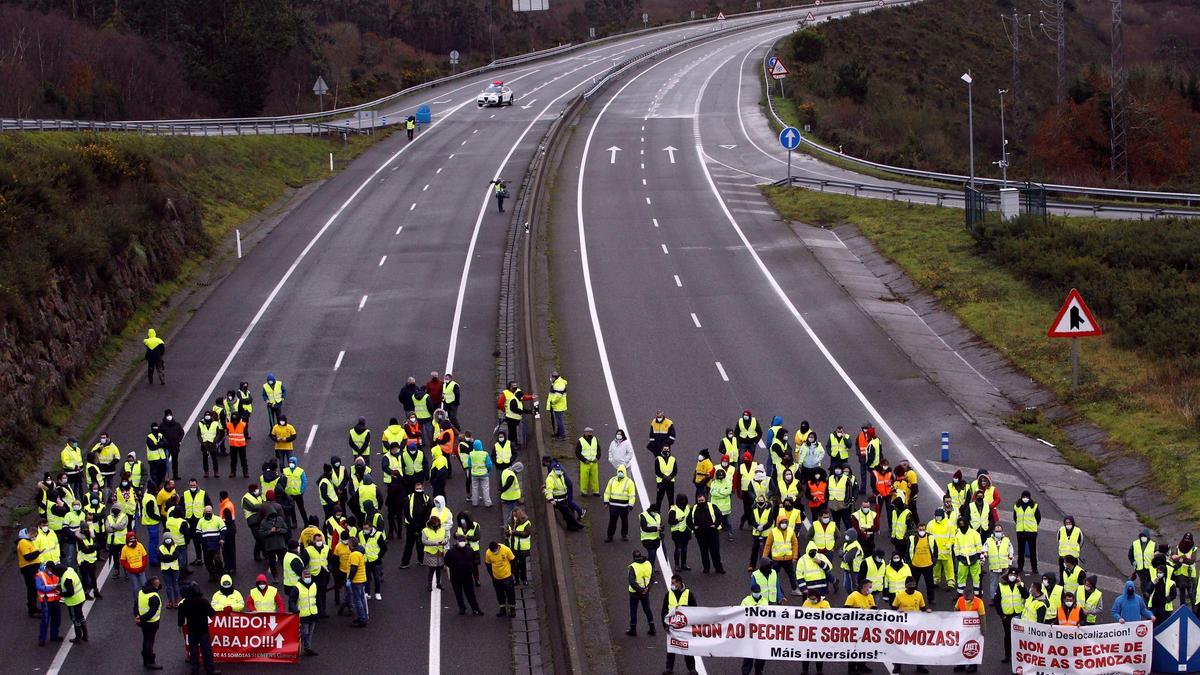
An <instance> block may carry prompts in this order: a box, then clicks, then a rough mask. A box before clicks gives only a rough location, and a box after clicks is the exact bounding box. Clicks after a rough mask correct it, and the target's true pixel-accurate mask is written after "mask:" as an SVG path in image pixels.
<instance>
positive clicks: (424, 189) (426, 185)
mask: <svg viewBox="0 0 1200 675" xmlns="http://www.w3.org/2000/svg"><path fill="white" fill-rule="evenodd" d="M428 189H429V183H426V184H425V187H423V188H421V192H424V191H426V190H428Z"/></svg>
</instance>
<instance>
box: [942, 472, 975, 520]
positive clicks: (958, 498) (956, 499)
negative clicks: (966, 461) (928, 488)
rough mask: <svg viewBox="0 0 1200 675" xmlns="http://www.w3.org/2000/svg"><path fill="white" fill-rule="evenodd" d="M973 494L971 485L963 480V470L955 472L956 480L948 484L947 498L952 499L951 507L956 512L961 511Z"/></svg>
mask: <svg viewBox="0 0 1200 675" xmlns="http://www.w3.org/2000/svg"><path fill="white" fill-rule="evenodd" d="M970 492H971V484H970V483H968V482H967V480H966V479H965V478H963V472H962V469H958V470H956V471H955V472H954V480H951V481H950V482H949V483H946V496H947V497H949V498H950V506H951V508H953V509H954V510H955V511H957V510H959V509H961V508H962V507H963V504H966V503H967V497H968V496H969V495H970Z"/></svg>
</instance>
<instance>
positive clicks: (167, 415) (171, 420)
mask: <svg viewBox="0 0 1200 675" xmlns="http://www.w3.org/2000/svg"><path fill="white" fill-rule="evenodd" d="M158 430H159V432H160V433H161V434H162V435H163V442H164V444H165V445H166V448H167V455H168V457H169V458H170V462H171V476H172V477H174V478H175V480H181V478H180V477H179V445H180V444H181V443H183V425H182V424H180V423H179V420H177V419H175V413H174V412H172V411H171V409H170V408H167V409H166V410H164V411H163V417H162V421H160V422H159V423H158Z"/></svg>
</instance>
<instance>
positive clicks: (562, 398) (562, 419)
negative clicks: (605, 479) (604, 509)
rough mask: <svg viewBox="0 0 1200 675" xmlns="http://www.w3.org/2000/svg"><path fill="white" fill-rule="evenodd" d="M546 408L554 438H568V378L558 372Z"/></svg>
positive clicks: (555, 372)
mask: <svg viewBox="0 0 1200 675" xmlns="http://www.w3.org/2000/svg"><path fill="white" fill-rule="evenodd" d="M546 406H547V407H549V408H550V419H551V420H552V421H553V423H554V437H555V438H566V437H567V378H565V377H563V376H562V375H559V374H558V371H557V370H556V371H554V372H552V373H550V394H549V395H548V396H547V397H546ZM584 431H585V432H586V431H587V430H586V429H585V430H584ZM581 482H582V481H581ZM583 490H584V494H587V487H584V488H583ZM596 492H597V494H598V493H599V492H600V488H599V487H597V488H596Z"/></svg>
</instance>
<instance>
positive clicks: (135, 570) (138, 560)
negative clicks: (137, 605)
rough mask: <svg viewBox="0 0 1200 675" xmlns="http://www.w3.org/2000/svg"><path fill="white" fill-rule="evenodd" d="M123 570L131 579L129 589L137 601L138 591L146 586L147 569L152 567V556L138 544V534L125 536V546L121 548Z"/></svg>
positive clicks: (129, 533)
mask: <svg viewBox="0 0 1200 675" xmlns="http://www.w3.org/2000/svg"><path fill="white" fill-rule="evenodd" d="M120 559H121V568H122V569H124V570H125V574H126V575H128V577H129V587H130V589H131V590H132V591H133V599H134V601H135V602H136V601H137V594H138V589H140V588H141V587H143V586H145V585H146V568H147V567H148V566H149V565H150V556H149V554H148V553H146V547H145V546H142V545H141V543H139V542H138V539H137V534H136V533H134V532H128V533H126V534H125V546H124V547H122V548H121V558H120Z"/></svg>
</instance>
